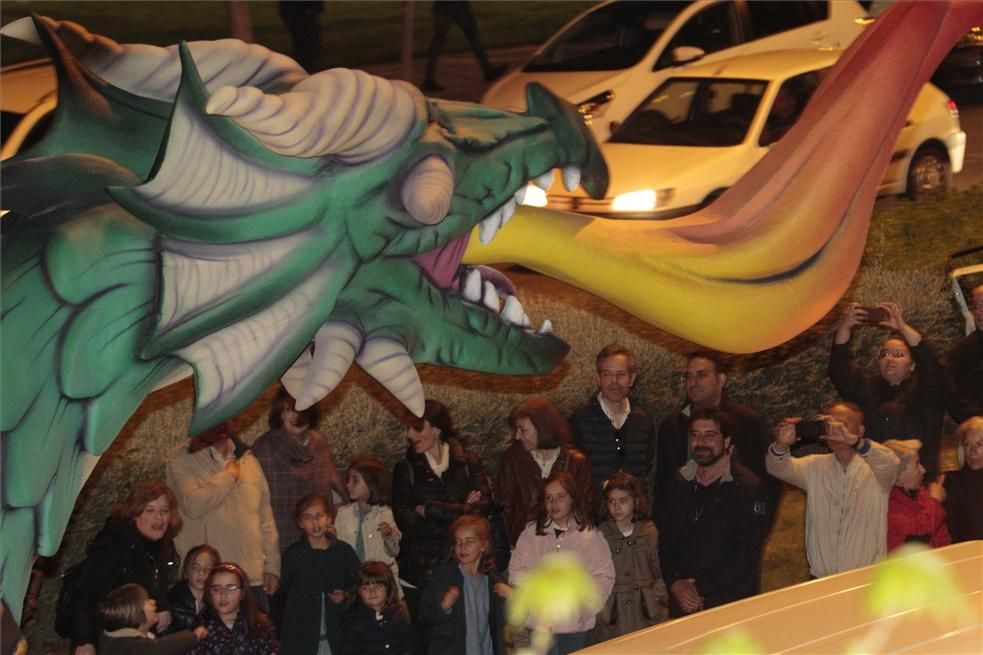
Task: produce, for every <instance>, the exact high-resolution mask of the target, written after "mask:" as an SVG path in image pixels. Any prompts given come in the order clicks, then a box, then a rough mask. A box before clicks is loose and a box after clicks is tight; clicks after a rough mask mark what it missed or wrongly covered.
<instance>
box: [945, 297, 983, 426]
mask: <svg viewBox="0 0 983 655" xmlns="http://www.w3.org/2000/svg"><path fill="white" fill-rule="evenodd" d="M969 311H970V312H972V314H973V322H974V323H976V329H975V330H974V331H972V332H970V333H969V334H968V335H966V336H965V337H963V338H962V339H960V340H959V341H958V342H956V345H955V346H953V348H952V350H950V351H949V353H948V354H947V355H946V358H945V359H946V365H945V377H946V387H947V388H946V391H947V395H946V403H945V404H946V408H947V409H948V410H949V416H951V417H952V420H954V421H955V422H956V423H962V422H963V421H965V420H966V419H968V418H970V417H972V416H983V284H980V285H977V286H976V287H975V288H974V289H973V290H972V292H970V294H969Z"/></svg>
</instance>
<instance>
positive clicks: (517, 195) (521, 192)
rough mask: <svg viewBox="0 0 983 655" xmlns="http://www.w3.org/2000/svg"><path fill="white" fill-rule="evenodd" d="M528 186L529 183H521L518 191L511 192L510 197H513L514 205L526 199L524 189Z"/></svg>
mask: <svg viewBox="0 0 983 655" xmlns="http://www.w3.org/2000/svg"><path fill="white" fill-rule="evenodd" d="M528 188H529V185H527V184H523V185H522V186H521V187H519V190H518V191H516V192H515V193H513V194H512V197H513V198H515V204H516V205H521V204H522V202H523V201H524V200H525V199H526V190H527V189H528Z"/></svg>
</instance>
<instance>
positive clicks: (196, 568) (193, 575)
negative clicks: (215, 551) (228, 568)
mask: <svg viewBox="0 0 983 655" xmlns="http://www.w3.org/2000/svg"><path fill="white" fill-rule="evenodd" d="M217 563H218V562H216V561H215V558H213V557H212V556H211V554H210V553H198V555H197V556H196V557H195V561H193V562H191V566H189V567H188V586H189V587H191V588H192V589H194V590H195V591H204V590H205V582H206V581H207V580H208V574H209V573H211V572H212V569H213V568H215V565H216V564H217Z"/></svg>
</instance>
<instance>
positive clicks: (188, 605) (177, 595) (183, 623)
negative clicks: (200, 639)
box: [167, 580, 198, 634]
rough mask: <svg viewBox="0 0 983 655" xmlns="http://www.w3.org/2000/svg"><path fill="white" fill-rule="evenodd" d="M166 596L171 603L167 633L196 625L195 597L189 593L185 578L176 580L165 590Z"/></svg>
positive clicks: (188, 628) (189, 589)
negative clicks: (169, 588) (167, 590)
mask: <svg viewBox="0 0 983 655" xmlns="http://www.w3.org/2000/svg"><path fill="white" fill-rule="evenodd" d="M167 598H168V601H169V602H170V604H171V624H170V625H169V626H167V633H168V634H171V633H173V632H180V631H181V630H190V629H191V628H193V627H195V626H196V625H198V612H197V610H196V609H195V597H194V596H193V595H191V588H190V587H189V586H188V581H187V580H178V581H177V583H175V585H174V586H173V587H171V590H170V591H169V592H167Z"/></svg>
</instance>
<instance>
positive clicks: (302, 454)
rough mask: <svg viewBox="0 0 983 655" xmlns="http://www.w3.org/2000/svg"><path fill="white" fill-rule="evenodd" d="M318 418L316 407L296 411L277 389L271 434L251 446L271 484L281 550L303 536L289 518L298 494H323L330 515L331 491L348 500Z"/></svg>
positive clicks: (332, 508)
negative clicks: (318, 428)
mask: <svg viewBox="0 0 983 655" xmlns="http://www.w3.org/2000/svg"><path fill="white" fill-rule="evenodd" d="M318 419H319V414H318V410H317V405H311V406H310V407H308V408H307V409H303V410H300V411H297V409H296V401H295V400H294V399H293V397H292V396H291V395H290V394H289V393H287V390H286V389H284V388H282V387H281V388H280V390H279V391H278V392H277V395H276V397H275V398H274V399H273V404H272V405H271V406H270V413H269V416H268V417H267V419H266V421H267V424H268V425H269V426H270V430H269V431H268V432H266V433H265V434H263V435H261V436H260V437H259V438H258V439H257V440H256V442H255V443H254V444H253V446H252V452H253V455H254V456H255V457H256V459H257V460H259V464H260V466H262V467H263V474H264V475H266V481H267V483H269V485H270V505H272V506H273V518H274V519H275V520H276V529H277V532H278V533H279V535H280V551H281V552H283V551H284V550H286V548H287V546H289V545H290V544H292V543H294V542H295V541H297V540H298V539H300V538H301V537H302V536H303V533H302V532H301V531H300V528H298V527H297V523H296V522H295V521H294V519H293V516H294V506H295V505H296V504H297V501H298V500H300V498H301V497H302V496H305V495H307V494H320V495H322V496H324V497H325V498H327V499H328V502H329V503H330V507H328V510H329V511H330V512H331V514H332V515H334V513H335V503H334V500H333V497H332V492H336V493H337V495H338V496H339V497H340V498H341V500H342V501H343V502H347V501H348V497H347V496H346V494H345V485H344V484H343V483H342V479H341V475H340V474H339V473H338V468H337V467H336V466H335V463H334V456H333V455H332V454H331V446H329V445H328V440H327V439H326V438H325V437H324V435H323V434H321V433H320V432H318V431H317V422H318Z"/></svg>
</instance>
